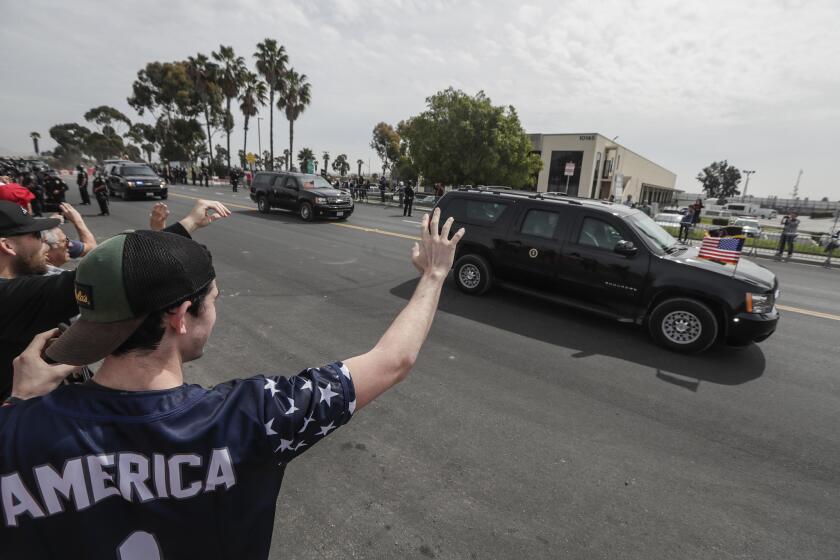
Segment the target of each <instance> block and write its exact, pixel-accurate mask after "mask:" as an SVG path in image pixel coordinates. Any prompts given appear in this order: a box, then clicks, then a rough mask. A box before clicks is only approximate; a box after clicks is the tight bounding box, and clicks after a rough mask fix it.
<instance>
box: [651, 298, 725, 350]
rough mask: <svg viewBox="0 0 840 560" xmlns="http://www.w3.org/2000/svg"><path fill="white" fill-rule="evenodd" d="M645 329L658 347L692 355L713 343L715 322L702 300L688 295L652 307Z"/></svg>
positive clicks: (716, 322)
mask: <svg viewBox="0 0 840 560" xmlns="http://www.w3.org/2000/svg"><path fill="white" fill-rule="evenodd" d="M648 329H649V330H650V335H651V337H653V339H654V340H655V341H656V342H658V343H659V344H660V345H661V346H664V347H665V348H668V349H669V350H674V351H675V352H682V353H683V354H692V353H696V352H702V351H704V350H706V349H707V348H708V347H709V346H711V345H712V344H713V343H714V342H715V339H717V335H718V321H717V318H716V317H715V314H714V312H713V311H712V310H711V309H709V306H708V305H706V304H705V303H702V302H700V301H697V300H696V299H691V298H671V299H666V300H665V301H663V302H662V303H660V304H659V305H657V306H656V307H655V308H654V310H653V312H652V313H651V314H650V318H649V319H648Z"/></svg>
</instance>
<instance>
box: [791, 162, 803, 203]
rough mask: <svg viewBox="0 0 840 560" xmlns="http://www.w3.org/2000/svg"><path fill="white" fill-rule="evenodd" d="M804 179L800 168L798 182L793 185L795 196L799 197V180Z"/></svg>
mask: <svg viewBox="0 0 840 560" xmlns="http://www.w3.org/2000/svg"><path fill="white" fill-rule="evenodd" d="M800 179H802V170H801V169H800V170H799V175H797V176H796V184H795V185H793V198H798V197H799V180H800Z"/></svg>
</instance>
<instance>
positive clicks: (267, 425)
mask: <svg viewBox="0 0 840 560" xmlns="http://www.w3.org/2000/svg"><path fill="white" fill-rule="evenodd" d="M272 424H274V418H272V419H271V420H269V421H268V422H266V423H265V435H267V436H276V435H277V432H275V431H274V430H273V429H272V428H271V425H272Z"/></svg>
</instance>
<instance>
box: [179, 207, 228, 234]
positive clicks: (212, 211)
mask: <svg viewBox="0 0 840 560" xmlns="http://www.w3.org/2000/svg"><path fill="white" fill-rule="evenodd" d="M228 216H230V210H228V209H227V207H226V206H225V205H224V204H222V203H221V202H219V201H216V200H198V201H196V203H195V206H193V208H192V210H190V213H189V214H187V215H186V216H185V217H184V218H183V219H182V220H180V222H178V223H180V224H181V225H182V226H183V227H184V229H185V230H187V233H192V232H194V231H195V230H197V229H199V228H203V227H206V226H209V225H210V224H212V223H213V222H215V221H216V220H219V219H221V218H226V217H228Z"/></svg>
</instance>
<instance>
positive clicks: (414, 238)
mask: <svg viewBox="0 0 840 560" xmlns="http://www.w3.org/2000/svg"><path fill="white" fill-rule="evenodd" d="M330 223H332V225H334V226H338V227H345V228H350V229H357V230H359V231H366V232H368V233H378V234H380V235H388V236H390V237H400V238H402V239H411V240H412V241H420V238H419V237H417V236H416V235H406V234H404V233H397V232H395V231H388V230H384V229H379V228H369V227H364V226H354V225H353V224H337V223H335V222H330Z"/></svg>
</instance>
